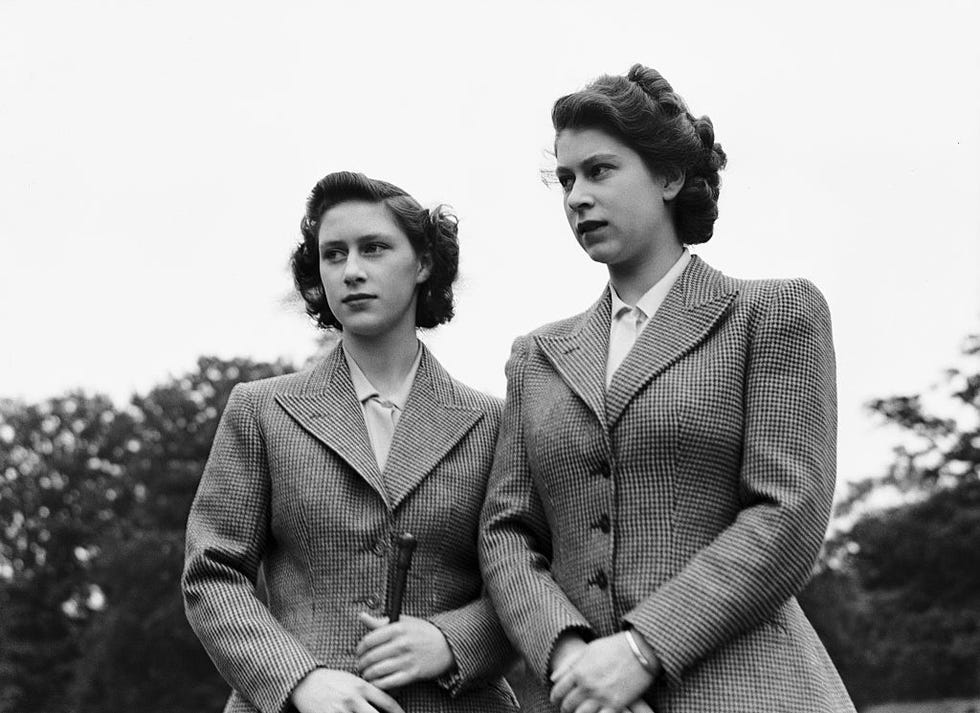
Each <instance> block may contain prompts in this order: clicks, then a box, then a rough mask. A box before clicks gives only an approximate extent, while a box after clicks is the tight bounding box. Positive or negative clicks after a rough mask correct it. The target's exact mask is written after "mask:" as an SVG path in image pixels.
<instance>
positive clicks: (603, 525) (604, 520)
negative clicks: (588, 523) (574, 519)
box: [593, 513, 612, 535]
mask: <svg viewBox="0 0 980 713" xmlns="http://www.w3.org/2000/svg"><path fill="white" fill-rule="evenodd" d="M593 527H598V528H599V529H600V530H602V531H603V532H604V533H606V534H607V535H608V534H609V531H610V530H611V529H612V522H611V521H610V520H609V516H608V515H607V514H606V513H602V515H600V516H599V519H598V520H596V521H595V524H594V525H593Z"/></svg>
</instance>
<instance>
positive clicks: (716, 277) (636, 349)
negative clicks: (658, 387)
mask: <svg viewBox="0 0 980 713" xmlns="http://www.w3.org/2000/svg"><path fill="white" fill-rule="evenodd" d="M736 294H738V290H737V289H736V287H735V285H734V282H733V281H731V280H729V279H728V278H726V277H725V276H724V275H722V274H721V273H720V272H718V271H717V270H715V269H713V268H711V267H709V266H708V265H707V264H705V262H704V261H703V260H701V259H700V258H698V257H697V256H695V257H694V258H693V259H692V260H691V263H690V264H689V265H688V266H687V268H686V269H685V270H684V272H683V273H682V274H681V276H680V278H679V279H678V280H677V283H676V284H675V285H674V286H673V287H672V288H671V290H670V292H669V293H667V297H666V299H665V300H664V302H663V304H662V305H661V306H660V309H658V310H657V313H656V314H655V315H654V316H653V319H651V320H650V322H649V323H648V324H647V325H646V327H645V328H644V329H643V332H641V333H640V337H639V339H637V340H636V344H635V345H633V348H632V349H631V350H630V352H629V354H627V355H626V358H625V359H624V360H623V363H622V364H621V365H620V367H619V369H617V370H616V373H615V374H614V375H613V378H612V383H611V384H610V385H609V391H608V393H607V394H606V418H607V421H608V425H609V427H610V428H612V427H613V426H614V425H615V424H616V422H617V421H618V420H619V418H620V417H621V416H622V414H623V411H624V410H625V409H626V407H627V405H628V404H629V402H630V401H631V400H632V399H633V397H634V396H636V394H637V393H638V392H639V391H640V389H642V388H643V387H644V386H645V385H646V384H647V383H648V382H649V381H650V380H652V379H654V378H656V377H657V376H658V375H659V374H661V373H662V372H663V371H664V370H665V369H666V368H667V367H668V366H670V365H671V364H673V363H674V362H676V361H677V360H678V359H680V358H681V357H682V356H683V355H684V354H686V353H687V352H689V351H690V350H691V349H693V348H694V347H695V346H697V345H698V344H699V343H700V342H701V341H702V340H703V339H704V338H705V337H706V336H707V334H708V333H709V332H710V331H711V329H712V327H714V325H715V324H716V323H717V322H718V321H719V319H721V317H722V315H724V314H725V311H726V310H727V309H728V307H729V305H730V304H731V303H732V301H733V300H734V299H735V295H736Z"/></svg>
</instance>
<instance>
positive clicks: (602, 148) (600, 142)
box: [555, 129, 639, 167]
mask: <svg viewBox="0 0 980 713" xmlns="http://www.w3.org/2000/svg"><path fill="white" fill-rule="evenodd" d="M597 154H604V155H612V156H619V157H620V158H633V157H636V158H639V157H638V155H637V153H636V152H635V151H633V149H631V148H630V147H629V146H627V145H626V144H624V143H623V142H622V141H620V140H619V139H617V138H616V137H614V136H612V135H611V134H607V133H606V132H605V131H602V130H601V129H562V130H561V131H560V132H559V133H558V136H556V137H555V157H556V158H557V159H558V166H559V167H561V166H574V165H575V164H577V163H581V162H582V161H585V160H587V159H589V158H591V157H592V156H595V155H597Z"/></svg>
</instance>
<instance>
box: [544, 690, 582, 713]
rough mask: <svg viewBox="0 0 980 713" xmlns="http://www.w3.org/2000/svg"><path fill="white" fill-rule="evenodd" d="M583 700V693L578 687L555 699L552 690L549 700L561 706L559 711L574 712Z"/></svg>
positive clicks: (562, 712)
mask: <svg viewBox="0 0 980 713" xmlns="http://www.w3.org/2000/svg"><path fill="white" fill-rule="evenodd" d="M584 700H585V693H584V692H582V691H581V690H580V689H578V688H573V689H572V690H571V691H570V692H569V693H568V694H567V695H565V697H564V698H559V699H557V700H556V699H555V695H554V691H552V694H551V702H552V703H554V704H556V705H558V704H560V706H561V713H574V711H575V709H576V708H578V707H579V705H581V704H582V702H583V701H584Z"/></svg>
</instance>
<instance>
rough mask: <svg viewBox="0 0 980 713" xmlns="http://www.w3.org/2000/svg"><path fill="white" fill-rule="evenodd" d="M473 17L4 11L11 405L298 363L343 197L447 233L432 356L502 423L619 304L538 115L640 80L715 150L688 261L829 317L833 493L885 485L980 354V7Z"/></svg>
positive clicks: (396, 11) (708, 7)
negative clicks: (226, 368) (895, 420)
mask: <svg viewBox="0 0 980 713" xmlns="http://www.w3.org/2000/svg"><path fill="white" fill-rule="evenodd" d="M475 5H476V3H461V2H445V3H440V2H399V3H384V2H370V3H367V2H364V3H325V2H282V3H276V4H275V7H273V4H272V3H261V4H260V3H250V2H184V1H182V0H181V1H176V2H175V1H173V0H171V1H170V2H133V1H132V0H127V1H126V2H97V3H77V2H67V1H63V2H43V1H39V0H29V1H19V0H18V1H14V0H0V195H2V207H0V270H2V273H0V275H2V279H0V325H2V332H0V397H2V396H6V397H20V398H24V399H28V400H36V399H41V398H44V397H48V396H54V395H58V394H61V393H64V392H65V391H66V390H68V389H73V388H79V387H80V388H84V389H85V390H87V391H89V392H93V391H98V392H105V393H108V394H110V395H112V396H113V397H114V398H115V399H117V400H119V401H120V402H123V401H124V400H126V399H127V398H128V396H129V395H130V394H132V392H133V391H134V390H138V391H145V390H146V389H148V388H149V387H151V386H152V385H153V384H155V383H157V382H159V381H161V380H163V379H166V378H167V377H168V376H169V375H172V374H179V373H182V372H184V371H186V370H188V369H191V368H192V367H193V365H194V363H195V360H196V358H197V356H198V355H201V354H217V355H220V356H224V357H232V356H251V357H254V358H259V359H273V358H275V357H277V356H285V357H288V358H292V359H294V360H297V361H302V360H303V359H304V358H305V357H306V356H308V355H309V354H310V352H311V351H312V350H313V343H314V339H315V334H316V333H315V330H314V328H313V327H312V326H311V324H310V323H309V321H308V320H307V318H306V317H305V315H304V314H303V311H302V307H301V305H300V304H299V303H298V302H297V301H296V300H295V299H293V298H292V297H291V294H292V285H291V281H290V276H289V273H288V271H287V260H288V256H289V254H290V251H291V249H292V247H293V244H294V243H295V241H296V240H297V239H298V229H297V226H298V222H299V219H300V217H301V215H302V212H303V205H304V201H305V198H306V196H307V194H308V192H309V190H310V188H311V187H312V185H313V184H314V183H315V182H316V181H317V180H318V179H319V178H320V177H321V176H322V175H324V174H326V173H328V172H331V171H335V170H340V169H351V170H360V171H364V172H366V173H367V174H369V175H371V176H374V177H378V178H384V179H387V180H389V181H392V182H394V183H397V184H399V185H401V186H402V187H403V188H405V189H407V190H408V191H409V192H411V193H413V194H414V195H415V196H416V197H418V198H419V199H420V200H421V201H422V202H423V203H426V204H433V203H437V202H446V203H449V204H451V205H452V206H453V207H454V208H455V209H456V211H457V212H458V214H459V216H460V219H461V222H460V241H461V248H462V259H461V280H460V283H459V286H458V289H457V298H458V299H457V302H458V307H457V318H456V319H455V320H454V321H453V323H452V324H450V325H449V326H448V327H443V328H441V329H439V330H437V331H436V332H431V333H429V334H428V335H426V336H425V337H424V339H425V341H426V343H427V344H429V345H430V346H431V347H432V348H433V350H434V351H435V353H436V355H437V357H438V358H439V359H440V360H441V361H442V362H443V364H444V365H445V366H446V367H447V368H448V369H449V370H450V371H451V372H452V373H453V374H454V375H456V376H457V377H458V378H460V379H461V380H463V381H465V382H467V383H469V384H471V385H473V386H476V387H478V388H482V389H484V390H487V391H491V392H493V393H496V394H501V395H502V394H503V391H504V386H505V382H504V377H503V365H504V362H505V360H506V358H507V355H508V353H509V350H510V344H511V341H512V340H513V338H514V337H515V336H517V335H519V334H522V333H524V332H526V331H528V330H530V329H533V328H534V327H536V326H538V325H540V324H542V323H544V322H547V321H550V320H553V319H558V318H561V317H565V316H568V315H570V314H573V313H576V312H579V311H581V310H583V309H585V308H587V307H588V306H589V305H590V304H591V303H592V302H593V301H594V300H595V298H596V297H597V296H598V295H599V293H600V291H601V290H602V288H603V285H604V282H605V272H604V269H603V268H602V267H601V266H598V265H595V264H592V263H591V262H590V261H589V260H588V258H587V257H586V256H585V255H584V253H582V252H581V250H580V249H579V248H578V246H577V245H576V243H575V241H574V239H573V236H572V235H571V233H570V231H569V229H568V228H567V226H566V224H565V221H564V217H563V214H562V209H561V196H560V192H559V190H558V189H556V188H549V187H547V186H545V185H543V184H542V182H541V180H540V178H539V171H540V169H542V168H547V167H550V166H551V165H552V161H551V159H550V157H549V156H548V154H547V152H548V150H549V147H550V146H551V142H552V139H553V136H552V132H551V125H550V120H549V112H550V107H551V104H552V102H553V101H554V99H555V98H557V97H558V96H559V95H561V94H564V93H567V92H570V91H573V90H575V89H578V88H580V87H581V86H582V85H584V84H585V83H586V82H588V81H589V80H590V79H591V78H593V77H594V76H596V75H598V74H601V73H622V72H625V71H626V69H627V68H628V67H629V66H630V65H631V64H632V63H634V62H642V63H644V64H647V65H649V66H652V67H655V68H657V69H659V70H660V71H661V72H662V73H663V74H664V75H665V76H666V77H667V79H668V80H669V81H670V82H671V83H672V84H673V85H674V88H675V89H676V90H677V91H678V92H679V93H680V94H681V95H683V96H684V97H685V98H686V100H687V101H688V104H689V105H690V107H691V109H692V111H693V112H694V113H695V114H698V115H700V114H708V115H709V116H710V117H711V118H712V120H713V121H714V124H715V130H716V137H717V139H718V141H720V142H721V143H722V145H723V147H724V148H725V150H726V152H727V153H728V157H729V165H728V168H727V170H726V171H725V172H724V173H723V189H722V195H721V204H720V208H721V218H720V219H719V221H718V224H717V226H716V230H715V237H714V238H713V239H712V241H711V242H710V243H708V244H707V245H704V246H699V247H698V248H697V250H696V252H697V253H698V254H700V255H701V256H702V257H703V258H704V259H705V260H707V261H708V262H709V263H710V264H712V265H713V266H715V267H717V268H719V269H721V270H723V271H724V272H727V273H728V274H731V275H733V276H737V277H792V276H805V277H808V278H810V279H811V280H813V281H814V282H815V283H816V284H817V285H818V286H819V287H820V288H821V289H822V290H823V291H824V293H825V294H826V296H827V298H828V300H829V302H830V306H831V310H832V314H833V318H834V331H835V339H836V347H837V354H838V371H839V386H840V425H841V432H840V456H839V463H840V475H841V478H842V479H844V480H847V479H854V478H859V477H863V476H866V475H871V474H875V473H878V472H880V471H881V469H882V467H883V466H884V464H885V463H886V462H887V461H888V457H889V449H890V445H891V444H892V443H893V442H894V439H895V434H892V433H885V432H882V430H881V429H879V428H877V427H876V425H875V424H874V422H873V421H872V420H871V419H870V418H869V417H868V416H867V414H866V413H865V412H864V411H863V409H862V404H863V403H865V402H866V401H867V400H868V399H870V398H872V397H875V396H884V395H888V394H892V393H901V392H909V391H917V390H920V389H922V388H925V387H927V386H929V385H930V384H932V383H934V382H935V381H937V379H938V377H939V375H940V373H941V371H942V369H943V368H945V367H946V366H947V365H949V364H950V363H952V362H953V361H954V359H955V355H956V353H957V350H958V347H959V344H960V341H961V339H962V337H963V336H964V335H966V334H967V333H968V332H969V331H971V330H972V331H976V330H977V329H978V327H980V319H978V318H980V279H978V275H980V172H978V162H980V42H978V39H977V28H978V26H980V22H978V20H980V10H978V7H980V6H978V5H977V3H975V2H967V1H963V2H943V1H941V0H940V1H937V0H928V1H926V0H923V1H922V2H896V1H895V0H892V1H891V2H872V1H867V0H862V1H858V2H854V1H850V2H820V3H806V4H805V9H802V10H801V9H793V8H797V7H803V4H801V3H786V2H749V3H745V2H740V3H723V2H706V1H704V0H702V1H701V2H697V3H681V2H673V3H670V4H666V3H655V2H651V1H650V0H644V1H642V2H629V3H627V2H609V1H607V2H603V3H599V2H596V1H595V0H593V1H590V2H577V1H573V0H565V1H564V2H529V1H524V2H495V3H486V4H483V5H481V9H474V8H473V7H472V6H475ZM338 6H339V7H338ZM600 8H601V9H600Z"/></svg>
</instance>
